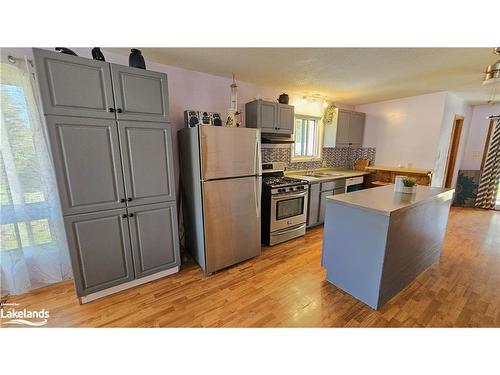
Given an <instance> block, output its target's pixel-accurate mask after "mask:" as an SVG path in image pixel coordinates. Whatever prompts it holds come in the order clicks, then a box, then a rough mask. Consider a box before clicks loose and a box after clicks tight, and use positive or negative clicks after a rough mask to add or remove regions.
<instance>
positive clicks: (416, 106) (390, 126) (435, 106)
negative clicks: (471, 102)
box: [356, 92, 446, 169]
mask: <svg viewBox="0 0 500 375" xmlns="http://www.w3.org/2000/svg"><path fill="white" fill-rule="evenodd" d="M445 99H446V93H444V92H440V93H434V94H428V95H419V96H413V97H409V98H402V99H396V100H389V101H385V102H378V103H371V104H364V105H359V106H356V111H360V112H364V113H366V125H365V136H364V142H363V146H364V147H376V148H377V154H376V159H375V162H376V164H378V165H387V166H398V165H404V166H407V165H408V163H412V164H413V167H414V168H429V169H433V168H434V165H435V161H436V152H437V148H438V138H439V132H440V130H441V124H442V117H443V109H444V103H445Z"/></svg>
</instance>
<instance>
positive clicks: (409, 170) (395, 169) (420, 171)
mask: <svg viewBox="0 0 500 375" xmlns="http://www.w3.org/2000/svg"><path fill="white" fill-rule="evenodd" d="M366 169H367V170H369V171H387V172H398V173H414V174H424V175H429V174H432V170H430V169H418V168H404V167H384V166H379V165H372V166H371V167H366Z"/></svg>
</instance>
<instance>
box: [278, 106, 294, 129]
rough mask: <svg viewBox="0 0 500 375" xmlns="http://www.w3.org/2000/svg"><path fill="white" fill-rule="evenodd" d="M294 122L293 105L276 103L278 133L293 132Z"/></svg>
mask: <svg viewBox="0 0 500 375" xmlns="http://www.w3.org/2000/svg"><path fill="white" fill-rule="evenodd" d="M294 123H295V117H294V107H293V106H292V105H287V104H281V103H278V131H277V133H279V134H293V125H294Z"/></svg>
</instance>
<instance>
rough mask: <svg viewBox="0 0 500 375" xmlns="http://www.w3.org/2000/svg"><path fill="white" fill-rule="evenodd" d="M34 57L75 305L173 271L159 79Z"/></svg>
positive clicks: (165, 122) (44, 54)
mask: <svg viewBox="0 0 500 375" xmlns="http://www.w3.org/2000/svg"><path fill="white" fill-rule="evenodd" d="M33 54H34V58H35V65H36V71H37V76H38V82H39V86H40V95H41V100H42V107H43V112H44V115H45V120H46V124H47V128H48V135H49V140H50V146H51V153H52V158H53V161H54V166H55V172H56V178H57V184H58V190H59V195H60V199H61V206H62V210H63V215H64V223H65V228H66V235H67V239H68V245H69V251H70V257H71V263H72V268H73V274H74V280H75V286H76V293H77V295H78V297H79V298H80V302H82V303H85V302H89V301H91V300H94V299H96V298H100V297H103V296H106V295H109V294H112V293H115V292H118V291H120V290H124V289H127V288H130V287H133V286H135V285H139V284H142V283H145V282H148V281H151V280H154V279H157V278H160V277H163V276H166V275H169V274H172V273H175V272H178V270H179V266H180V253H179V242H178V229H177V206H176V201H175V186H174V173H173V155H172V130H171V125H170V123H169V121H170V120H169V119H170V118H169V110H168V108H169V107H168V88H167V87H168V86H167V75H166V74H163V73H158V72H151V71H147V70H143V69H136V68H130V67H127V66H121V65H117V64H110V63H107V62H103V61H95V60H90V59H86V58H82V57H77V56H71V55H64V54H60V53H56V52H52V51H46V50H41V49H34V50H33Z"/></svg>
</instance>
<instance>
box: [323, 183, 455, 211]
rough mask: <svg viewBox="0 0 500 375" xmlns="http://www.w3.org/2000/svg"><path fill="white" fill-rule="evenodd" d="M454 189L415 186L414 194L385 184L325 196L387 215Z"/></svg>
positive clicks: (328, 198) (446, 195)
mask: <svg viewBox="0 0 500 375" xmlns="http://www.w3.org/2000/svg"><path fill="white" fill-rule="evenodd" d="M454 191H455V189H447V188H439V187H430V186H417V192H416V193H415V194H405V193H395V192H394V185H387V186H380V187H376V188H371V189H365V190H359V191H353V192H351V193H346V194H339V195H335V196H333V195H332V196H329V197H327V200H328V201H331V202H334V203H339V204H343V205H346V206H351V207H357V208H361V209H365V210H369V211H373V212H377V213H380V214H383V215H387V216H389V215H391V213H393V212H395V211H400V210H404V209H406V208H409V207H414V206H417V205H419V204H422V203H424V202H425V201H427V200H430V199H432V198H438V197H443V198H445V199H446V198H451V197H452V196H453V192H454Z"/></svg>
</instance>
